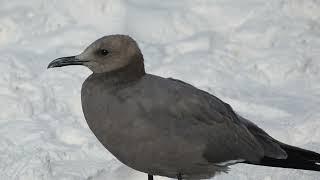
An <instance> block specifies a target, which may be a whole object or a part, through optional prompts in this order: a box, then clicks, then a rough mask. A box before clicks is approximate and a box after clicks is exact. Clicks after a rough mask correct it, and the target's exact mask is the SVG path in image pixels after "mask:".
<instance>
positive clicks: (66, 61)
mask: <svg viewBox="0 0 320 180" xmlns="http://www.w3.org/2000/svg"><path fill="white" fill-rule="evenodd" d="M132 63H142V64H143V56H142V54H141V51H140V49H139V47H138V45H137V43H136V42H135V41H134V40H133V39H132V38H131V37H130V36H127V35H110V36H104V37H102V38H100V39H98V40H96V41H95V42H93V43H92V44H91V45H89V46H88V47H87V48H86V49H85V50H84V51H83V52H82V53H81V54H79V55H76V56H68V57H61V58H58V59H55V60H53V61H52V62H51V63H50V64H49V65H48V68H54V67H62V66H68V65H83V66H86V67H88V68H89V69H90V70H92V71H93V72H94V73H104V72H111V71H115V70H118V69H121V68H123V67H126V66H128V65H130V64H132Z"/></svg>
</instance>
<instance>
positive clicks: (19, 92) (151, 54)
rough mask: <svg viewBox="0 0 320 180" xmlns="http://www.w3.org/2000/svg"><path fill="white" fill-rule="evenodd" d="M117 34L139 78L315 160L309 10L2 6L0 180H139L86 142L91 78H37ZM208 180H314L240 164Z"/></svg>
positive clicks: (94, 0) (124, 2)
mask: <svg viewBox="0 0 320 180" xmlns="http://www.w3.org/2000/svg"><path fill="white" fill-rule="evenodd" d="M115 33H117V34H118V33H120V34H129V35H131V36H132V37H134V38H135V39H136V40H137V41H138V43H139V44H140V47H141V49H142V51H143V53H144V57H145V62H146V69H147V71H148V72H149V73H154V74H157V75H161V76H164V77H174V78H179V79H181V80H184V81H187V82H189V83H191V84H193V85H195V86H197V87H199V88H201V89H203V90H206V91H209V92H211V93H213V94H215V95H216V96H218V97H219V98H221V99H222V100H224V101H226V102H228V103H230V104H231V105H232V106H233V107H234V109H235V110H236V111H237V112H238V113H240V114H241V115H243V116H245V117H247V118H249V119H251V120H252V121H254V122H255V123H257V124H258V125H259V126H260V127H262V128H263V129H265V130H266V131H267V132H268V133H270V134H271V135H272V136H273V137H275V138H277V139H279V140H281V141H283V142H286V143H289V144H292V145H297V146H300V147H303V148H307V149H311V150H314V151H318V152H320V106H319V105H320V1H319V0H304V1H301V0H268V1H265V0H237V1H232V0H184V1H179V0H175V1H174V0H162V1H156V0H152V1H150V0H91V1H85V0H77V1H74V0H28V1H20V0H0V72H1V74H2V75H1V76H0V108H1V113H0V179H1V180H42V179H44V180H102V179H103V180H106V179H108V180H141V179H146V178H147V177H146V175H145V174H142V173H138V172H136V171H133V170H131V169H129V168H128V167H126V166H124V165H123V164H121V163H120V162H119V161H118V160H116V159H115V158H114V157H113V156H112V155H111V154H110V153H109V152H107V151H106V150H105V149H104V147H103V146H102V145H101V144H100V143H99V142H98V140H97V139H96V138H95V136H94V135H93V134H92V133H91V132H90V130H89V128H88V126H87V124H86V122H85V119H84V117H83V114H82V110H81V104H80V88H81V84H82V82H83V81H84V79H85V78H86V77H87V76H88V75H89V74H90V71H89V70H88V69H86V68H84V67H79V66H75V67H65V68H58V69H50V70H47V69H46V66H47V64H48V63H49V62H50V61H51V60H53V59H55V58H57V57H61V56H68V55H75V54H78V53H80V52H81V51H82V50H83V49H84V48H85V47H86V46H87V45H88V44H89V43H91V42H92V41H94V40H95V39H97V38H99V37H101V36H103V35H108V34H115ZM160 179H162V180H164V179H166V178H163V177H156V180H160ZM213 179H219V180H233V179H237V180H255V179H261V180H286V179H290V180H301V179H303V180H316V179H319V173H317V172H310V171H299V170H287V169H280V168H268V167H259V166H251V165H243V164H239V165H234V166H231V171H230V173H229V174H222V175H220V176H217V177H215V178H213Z"/></svg>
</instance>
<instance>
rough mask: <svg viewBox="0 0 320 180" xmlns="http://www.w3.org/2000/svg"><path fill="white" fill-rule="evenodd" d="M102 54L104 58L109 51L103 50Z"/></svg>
mask: <svg viewBox="0 0 320 180" xmlns="http://www.w3.org/2000/svg"><path fill="white" fill-rule="evenodd" d="M100 54H101V55H102V56H106V55H108V54H109V51H108V50H106V49H101V50H100Z"/></svg>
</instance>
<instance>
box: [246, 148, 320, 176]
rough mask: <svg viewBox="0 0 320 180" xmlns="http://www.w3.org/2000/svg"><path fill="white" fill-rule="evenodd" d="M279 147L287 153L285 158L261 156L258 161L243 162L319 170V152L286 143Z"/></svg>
mask: <svg viewBox="0 0 320 180" xmlns="http://www.w3.org/2000/svg"><path fill="white" fill-rule="evenodd" d="M280 147H281V148H282V149H283V150H284V151H285V152H286V153H287V155H288V157H287V158H286V159H275V158H270V157H263V158H262V159H261V160H260V162H254V163H252V162H245V163H247V164H255V165H261V166H271V167H282V168H292V169H303V170H311V171H320V154H318V153H316V152H313V151H309V150H305V149H301V148H298V147H294V146H290V145H286V144H280Z"/></svg>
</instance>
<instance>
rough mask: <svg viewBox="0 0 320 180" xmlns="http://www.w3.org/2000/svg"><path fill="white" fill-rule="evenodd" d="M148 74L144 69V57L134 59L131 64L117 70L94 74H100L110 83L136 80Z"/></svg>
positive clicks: (100, 76)
mask: <svg viewBox="0 0 320 180" xmlns="http://www.w3.org/2000/svg"><path fill="white" fill-rule="evenodd" d="M145 74H146V72H145V69H144V63H143V58H142V59H138V58H137V59H133V60H132V61H131V63H130V64H128V65H126V66H124V67H122V68H119V69H117V70H114V71H111V72H105V73H99V74H98V73H97V74H94V76H99V78H103V79H104V80H105V81H107V82H109V83H128V82H132V81H136V80H138V79H140V78H141V77H143V76H144V75H145Z"/></svg>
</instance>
